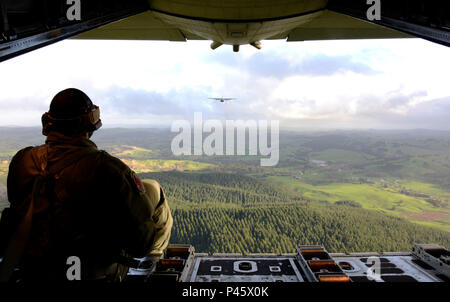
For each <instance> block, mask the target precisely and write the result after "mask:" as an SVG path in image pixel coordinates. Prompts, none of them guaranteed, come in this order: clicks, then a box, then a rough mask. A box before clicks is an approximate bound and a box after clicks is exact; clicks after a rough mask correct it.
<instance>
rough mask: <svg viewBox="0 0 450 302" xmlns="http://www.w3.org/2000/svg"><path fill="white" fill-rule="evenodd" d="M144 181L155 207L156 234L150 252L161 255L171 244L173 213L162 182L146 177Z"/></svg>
mask: <svg viewBox="0 0 450 302" xmlns="http://www.w3.org/2000/svg"><path fill="white" fill-rule="evenodd" d="M142 183H143V184H144V187H145V192H146V195H147V196H148V197H149V199H150V201H151V203H152V205H153V207H154V209H155V212H154V214H153V220H154V222H155V227H156V234H155V240H154V242H153V245H152V247H151V250H150V254H152V255H161V254H162V253H163V252H164V250H165V249H166V247H167V245H168V244H169V239H170V232H171V230H172V225H173V218H172V213H171V211H170V207H169V203H168V201H167V199H166V196H165V194H164V191H163V189H162V188H161V186H160V184H159V183H158V182H157V181H156V180H153V179H144V180H142Z"/></svg>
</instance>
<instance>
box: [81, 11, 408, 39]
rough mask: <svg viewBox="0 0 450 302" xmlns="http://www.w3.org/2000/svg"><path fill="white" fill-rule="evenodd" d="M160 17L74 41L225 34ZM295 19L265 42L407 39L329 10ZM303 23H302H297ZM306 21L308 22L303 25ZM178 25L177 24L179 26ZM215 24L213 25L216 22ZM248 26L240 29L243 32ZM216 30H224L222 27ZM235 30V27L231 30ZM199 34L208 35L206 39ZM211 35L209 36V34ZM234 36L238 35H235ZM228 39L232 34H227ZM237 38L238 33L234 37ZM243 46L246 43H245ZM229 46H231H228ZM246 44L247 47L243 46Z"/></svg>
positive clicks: (203, 24)
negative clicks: (296, 23)
mask: <svg viewBox="0 0 450 302" xmlns="http://www.w3.org/2000/svg"><path fill="white" fill-rule="evenodd" d="M165 17H166V16H164V14H162V13H159V12H153V11H146V12H143V13H141V14H138V15H136V16H132V17H129V18H126V19H124V20H121V21H118V22H114V23H111V24H108V25H105V26H103V27H100V28H97V29H94V30H91V31H88V32H85V33H82V34H80V35H78V36H76V37H74V38H76V39H108V40H111V39H112V40H115V39H117V40H163V41H180V42H184V41H188V40H211V41H214V40H220V39H221V38H220V37H221V36H226V35H227V33H226V32H224V33H221V34H217V33H216V32H215V30H214V28H215V27H218V25H213V21H198V20H193V21H192V23H198V25H197V26H193V25H192V27H191V28H190V25H186V24H183V25H177V24H175V23H174V22H172V23H169V22H168V21H167V20H166V18H165ZM288 19H297V20H296V21H297V22H298V23H302V24H298V25H297V26H295V27H293V28H290V27H291V26H292V25H287V24H286V28H287V29H283V25H282V24H283V23H289V21H293V20H278V21H275V20H271V21H263V24H264V22H267V23H268V24H267V26H265V27H272V26H273V25H274V24H275V25H277V23H279V26H278V27H279V28H278V31H279V32H276V33H273V34H272V35H269V36H268V37H265V39H286V40H287V41H289V42H290V41H309V40H335V39H376V38H408V37H411V36H410V35H408V34H405V33H402V32H399V31H396V30H393V29H389V28H386V27H383V26H380V25H377V24H373V23H370V22H365V21H362V20H358V19H356V18H353V17H349V16H346V15H344V14H340V13H336V12H333V11H330V10H324V11H320V12H314V13H312V14H311V15H308V14H307V15H304V16H301V18H296V17H293V18H288ZM300 20H301V21H303V20H305V23H303V22H301V21H300ZM306 21H308V22H306ZM180 23H181V22H180ZM216 24H217V22H216ZM250 26H251V24H246V25H244V27H245V29H246V30H247V28H249V27H250ZM220 27H222V28H226V25H225V24H222V25H221V26H220ZM235 27H237V26H235ZM203 32H207V33H210V35H209V36H208V37H206V35H205V34H204V33H203ZM211 32H212V33H213V34H211ZM237 32H238V31H237ZM230 35H232V34H230ZM235 35H238V33H235ZM246 42H247V41H246ZM230 44H231V43H230ZM246 44H248V43H246Z"/></svg>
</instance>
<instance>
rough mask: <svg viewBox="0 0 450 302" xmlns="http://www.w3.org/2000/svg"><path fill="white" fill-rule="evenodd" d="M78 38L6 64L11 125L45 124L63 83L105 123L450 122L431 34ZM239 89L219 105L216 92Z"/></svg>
mask: <svg viewBox="0 0 450 302" xmlns="http://www.w3.org/2000/svg"><path fill="white" fill-rule="evenodd" d="M209 44H210V42H209V41H189V42H186V43H182V42H156V41H84V40H83V41H82V40H66V41H63V42H59V43H56V44H54V45H51V46H48V47H45V48H43V49H39V50H36V51H33V52H31V53H28V54H25V55H22V56H19V57H17V58H14V59H11V60H8V61H6V62H3V63H0V88H1V90H0V91H1V95H0V126H6V125H21V126H39V125H40V118H41V115H42V113H44V112H45V111H47V110H48V106H49V104H50V100H51V99H52V97H53V96H54V95H55V94H56V93H57V92H58V91H60V90H62V89H65V88H68V87H76V88H79V89H82V90H83V91H85V92H86V93H87V94H88V95H89V96H90V97H91V99H92V100H93V102H94V103H96V104H97V105H99V106H100V107H101V114H102V121H103V124H104V126H105V127H108V126H110V127H114V126H129V127H136V126H139V127H147V126H149V127H150V126H170V125H171V122H172V121H173V120H179V119H187V120H192V119H193V116H194V112H202V113H203V118H204V119H221V120H223V119H232V120H238V119H243V120H261V119H266V120H279V121H280V125H281V127H297V128H299V129H317V128H322V129H323V128H331V129H336V128H345V129H365V128H375V129H411V128H427V129H443V130H450V119H449V117H450V85H449V75H448V72H449V70H450V48H447V47H444V46H440V45H437V44H433V43H431V42H427V41H424V40H421V39H401V40H354V41H318V42H292V43H287V42H285V41H281V40H280V41H263V49H262V50H257V49H255V48H253V47H251V46H243V47H241V51H240V52H239V53H234V52H233V51H232V49H231V47H230V46H222V47H220V48H218V49H216V50H215V51H213V50H211V49H210V48H209ZM222 96H223V97H235V98H238V100H235V101H231V102H228V103H219V102H216V101H213V100H209V99H208V97H222Z"/></svg>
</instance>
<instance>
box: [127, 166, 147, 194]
mask: <svg viewBox="0 0 450 302" xmlns="http://www.w3.org/2000/svg"><path fill="white" fill-rule="evenodd" d="M130 171H131V178H132V179H133V181H134V184H135V185H136V187H137V189H138V190H139V192H141V193H145V187H144V184H143V183H142V181H141V179H140V178H139V177H138V176H137V175H136V173H134V171H132V170H130Z"/></svg>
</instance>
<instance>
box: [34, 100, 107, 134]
mask: <svg viewBox="0 0 450 302" xmlns="http://www.w3.org/2000/svg"><path fill="white" fill-rule="evenodd" d="M41 121H42V134H43V135H45V136H47V135H48V133H49V132H50V131H52V130H57V131H58V132H62V133H63V134H82V133H83V132H93V131H95V130H98V129H99V128H100V127H101V126H102V120H101V119H100V107H98V106H96V105H92V106H91V107H90V108H89V109H88V112H87V113H85V114H82V115H79V116H76V117H73V118H68V119H58V118H54V117H52V116H51V115H50V113H49V112H46V113H44V114H43V115H42V118H41Z"/></svg>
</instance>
